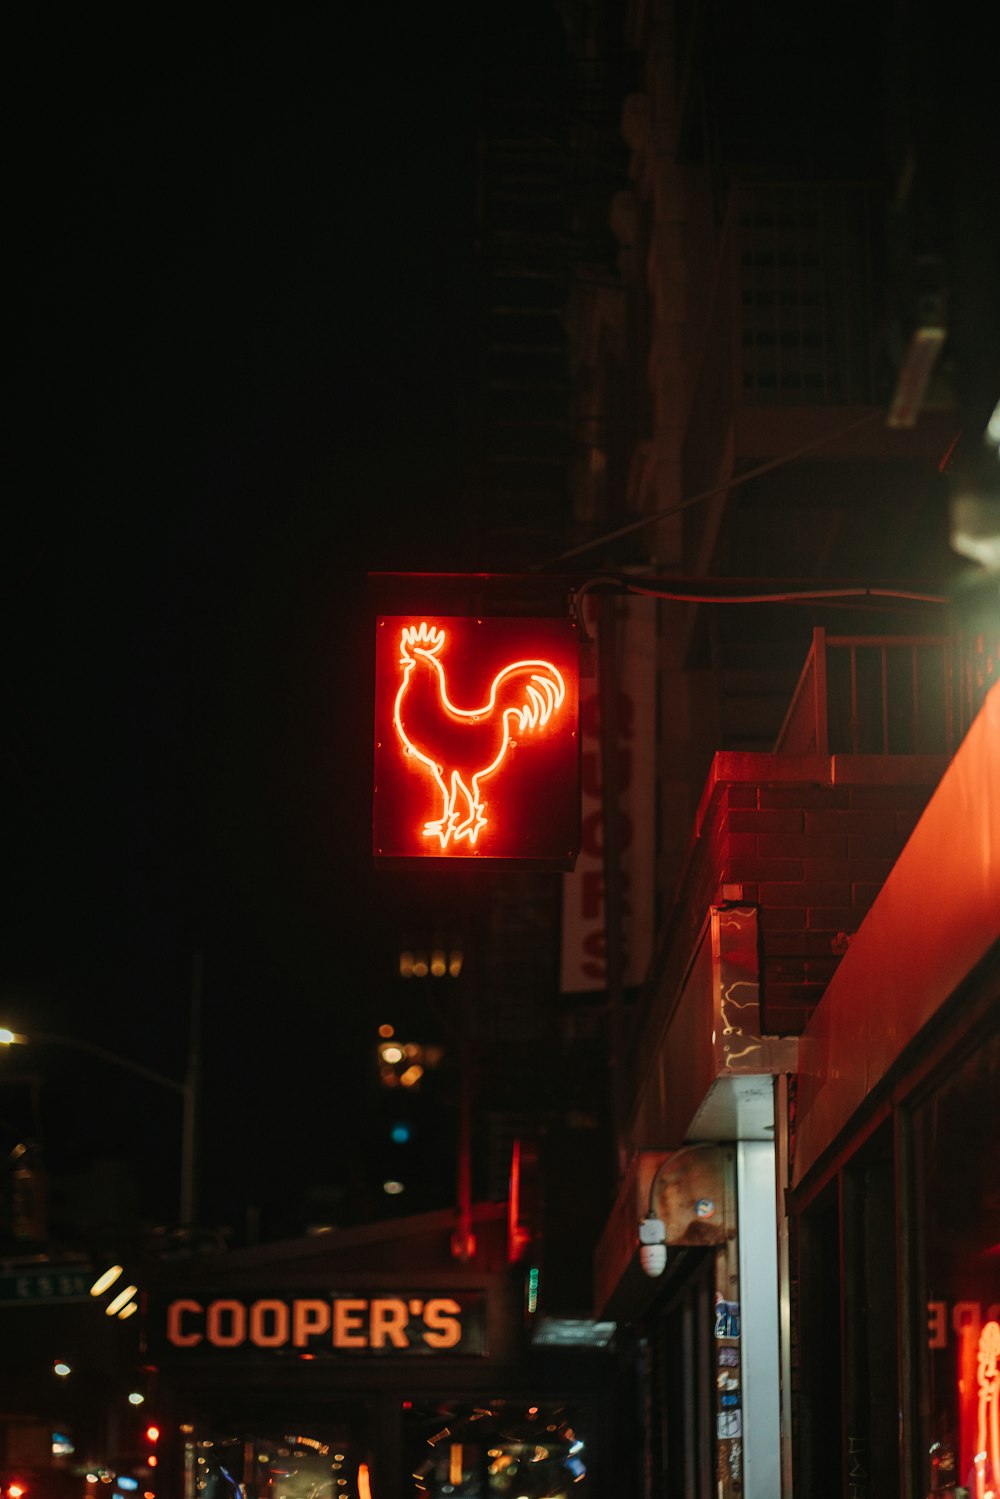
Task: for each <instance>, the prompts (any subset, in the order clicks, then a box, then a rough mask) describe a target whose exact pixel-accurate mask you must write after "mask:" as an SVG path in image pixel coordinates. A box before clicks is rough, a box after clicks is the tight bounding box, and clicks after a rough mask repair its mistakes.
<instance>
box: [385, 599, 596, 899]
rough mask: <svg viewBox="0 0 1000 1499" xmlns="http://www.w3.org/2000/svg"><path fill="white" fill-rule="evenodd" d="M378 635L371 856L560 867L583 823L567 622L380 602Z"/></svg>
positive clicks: (571, 631) (574, 654) (573, 661)
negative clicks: (390, 609)
mask: <svg viewBox="0 0 1000 1499" xmlns="http://www.w3.org/2000/svg"><path fill="white" fill-rule="evenodd" d="M375 644H376V656H375V801H374V818H373V852H374V855H375V858H376V859H377V860H400V859H411V858H420V857H423V858H427V857H431V858H447V859H455V858H487V859H518V860H525V861H532V862H535V861H543V862H545V863H547V864H550V865H553V866H554V867H558V868H561V869H571V868H572V866H573V862H574V860H575V858H576V855H577V852H578V848H579V823H580V784H579V782H580V777H579V767H580V739H579V724H578V719H579V640H578V636H577V631H576V627H575V625H574V624H573V623H572V622H571V621H569V620H564V619H523V618H506V617H505V618H466V617H463V616H460V615H444V616H429V615H426V614H422V615H419V616H417V615H413V616H410V615H382V616H380V617H379V618H378V620H377V621H376V643H375Z"/></svg>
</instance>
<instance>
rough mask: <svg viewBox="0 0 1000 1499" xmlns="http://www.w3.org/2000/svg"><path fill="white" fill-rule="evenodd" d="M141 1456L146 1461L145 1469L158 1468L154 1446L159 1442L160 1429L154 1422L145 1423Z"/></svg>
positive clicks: (158, 1458)
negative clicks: (142, 1455)
mask: <svg viewBox="0 0 1000 1499" xmlns="http://www.w3.org/2000/svg"><path fill="white" fill-rule="evenodd" d="M142 1436H143V1454H144V1456H145V1459H146V1466H147V1468H156V1467H158V1466H159V1462H160V1457H159V1453H158V1452H157V1450H156V1444H157V1442H158V1441H159V1440H160V1428H159V1426H158V1425H157V1423H156V1422H155V1421H150V1422H148V1423H147V1425H146V1428H145V1430H144V1431H143V1434H142Z"/></svg>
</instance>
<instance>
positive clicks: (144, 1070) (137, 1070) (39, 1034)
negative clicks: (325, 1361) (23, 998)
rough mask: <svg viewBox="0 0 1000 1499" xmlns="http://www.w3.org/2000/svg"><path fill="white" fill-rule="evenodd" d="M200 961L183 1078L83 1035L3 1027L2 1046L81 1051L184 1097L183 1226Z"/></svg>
mask: <svg viewBox="0 0 1000 1499" xmlns="http://www.w3.org/2000/svg"><path fill="white" fill-rule="evenodd" d="M201 974H202V965H201V958H200V955H198V956H197V957H196V958H195V969H194V984H193V987H192V995H191V1031H190V1038H189V1045H188V1058H187V1068H186V1070H185V1075H184V1077H183V1078H182V1079H181V1078H176V1077H169V1076H167V1074H166V1073H163V1072H155V1071H154V1070H153V1068H152V1067H145V1066H143V1064H142V1063H141V1062H133V1061H131V1060H130V1058H128V1057H122V1056H119V1055H118V1053H117V1052H114V1051H108V1049H107V1048H106V1047H104V1046H98V1045H97V1044H96V1042H94V1041H88V1040H86V1039H85V1038H83V1037H80V1036H61V1035H55V1034H53V1033H52V1032H51V1031H32V1033H31V1035H30V1036H26V1035H19V1034H18V1033H17V1032H16V1031H12V1030H8V1029H7V1028H6V1027H5V1026H0V1046H26V1045H33V1044H37V1045H40V1046H58V1047H63V1048H65V1049H66V1050H69V1051H82V1052H85V1053H86V1054H87V1055H88V1056H92V1057H98V1058H100V1060H101V1061H102V1062H108V1063H110V1064H111V1066H113V1067H120V1068H122V1069H123V1071H125V1072H131V1073H134V1074H135V1076H136V1077H141V1078H145V1080H146V1082H148V1083H157V1084H158V1085H159V1086H160V1087H161V1088H169V1089H170V1090H171V1092H173V1093H179V1094H180V1096H181V1104H182V1115H181V1194H180V1221H181V1223H182V1224H192V1223H193V1222H194V1216H195V1214H194V1208H195V1127H196V1124H197V1114H198V1108H197V1105H198V1074H199V1070H200V1057H199V1043H198V1037H199V1011H200V1006H201Z"/></svg>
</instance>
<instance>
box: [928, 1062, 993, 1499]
mask: <svg viewBox="0 0 1000 1499" xmlns="http://www.w3.org/2000/svg"><path fill="white" fill-rule="evenodd" d="M998 1099H1000V1035H997V1034H994V1035H992V1036H991V1037H990V1038H989V1039H988V1040H987V1042H986V1044H985V1045H983V1046H981V1047H980V1048H979V1049H978V1050H977V1051H976V1052H975V1053H974V1054H973V1055H971V1056H970V1057H969V1058H968V1059H967V1060H966V1061H965V1062H964V1063H963V1065H962V1066H961V1067H960V1068H959V1069H958V1070H957V1071H956V1072H955V1073H953V1074H952V1076H951V1077H949V1078H948V1079H947V1080H946V1081H945V1083H944V1084H943V1085H942V1086H940V1087H938V1088H936V1089H935V1091H934V1092H933V1093H932V1094H931V1095H930V1096H929V1097H928V1098H927V1099H926V1101H924V1102H923V1103H922V1104H920V1105H919V1106H918V1107H917V1108H916V1109H915V1110H914V1113H913V1134H914V1146H915V1151H916V1167H917V1178H916V1180H917V1243H918V1273H917V1279H918V1292H919V1296H920V1306H921V1309H923V1308H926V1315H927V1326H926V1336H924V1337H921V1339H920V1343H921V1347H920V1358H921V1365H922V1368H921V1381H920V1392H919V1396H920V1432H919V1437H920V1453H919V1459H920V1462H921V1484H922V1487H921V1490H920V1492H921V1494H928V1495H936V1494H947V1495H949V1499H965V1496H968V1499H989V1496H991V1495H1000V1415H998V1398H1000V1376H998V1359H1000V1133H998V1130H997V1100H998Z"/></svg>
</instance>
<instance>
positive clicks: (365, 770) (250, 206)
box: [0, 4, 482, 1231]
mask: <svg viewBox="0 0 1000 1499" xmlns="http://www.w3.org/2000/svg"><path fill="white" fill-rule="evenodd" d="M407 14H408V13H407V11H406V9H405V8H404V9H403V10H402V11H396V12H393V17H392V21H391V25H389V24H385V23H384V18H383V17H382V13H381V11H380V10H379V9H378V8H376V7H368V8H365V7H362V8H361V17H362V18H361V19H359V18H358V17H357V16H356V17H355V18H354V19H353V20H345V13H344V11H343V8H342V7H334V6H330V5H326V4H307V5H303V6H296V7H291V8H287V9H283V8H279V9H277V10H273V11H271V12H270V13H269V12H268V11H267V9H266V8H265V10H264V11H263V12H262V13H261V15H259V16H256V15H255V16H254V18H253V19H248V17H249V16H250V13H249V12H247V11H246V10H245V9H243V10H241V11H240V12H239V13H238V17H237V18H236V19H234V24H233V26H232V29H231V30H230V29H227V28H226V27H225V26H223V24H222V23H221V21H220V20H219V19H218V18H216V20H214V21H213V22H212V23H211V25H210V26H209V28H208V29H206V28H205V26H204V24H203V23H202V21H200V20H199V21H198V22H197V23H196V22H195V21H194V20H193V19H190V18H187V17H185V16H184V14H183V13H181V15H180V16H178V15H177V14H176V13H175V12H172V11H168V10H162V11H160V12H158V13H157V12H155V11H154V12H153V13H152V14H151V13H149V12H143V13H142V17H141V22H140V21H138V20H137V19H136V18H137V17H138V15H139V13H137V12H125V11H124V10H122V11H121V12H120V13H118V14H115V13H114V12H111V13H108V12H104V13H101V12H98V13H96V14H95V13H94V12H92V11H88V12H73V11H72V10H71V9H70V8H66V9H65V10H63V11H60V12H59V13H58V16H55V15H54V14H53V13H48V14H47V15H46V16H41V15H38V16H36V18H35V19H34V20H30V19H29V20H25V21H22V23H21V27H22V30H21V33H20V34H19V35H18V36H17V37H16V38H14V40H13V44H11V42H10V40H9V42H8V69H9V71H10V72H11V74H12V75H13V82H12V88H11V95H10V103H11V105H12V116H11V118H12V119H13V120H14V128H13V132H12V135H11V137H10V155H11V158H12V163H11V173H10V190H11V192H12V194H13V199H14V203H13V211H11V209H10V208H9V209H8V213H7V225H8V236H9V239H10V240H12V241H13V244H14V249H15V253H16V259H17V263H18V267H19V269H18V273H17V277H16V279H15V278H13V277H12V278H11V279H10V280H9V281H8V298H9V304H10V305H11V306H12V310H13V312H14V314H15V321H16V323H17V325H18V329H19V335H18V338H19V344H18V346H19V348H20V351H21V352H20V354H19V355H18V357H17V361H16V367H15V368H14V370H13V373H14V376H15V380H16V393H15V397H14V411H13V413H10V414H11V415H12V416H13V418H14V419H13V422H12V429H13V431H14V435H15V440H16V442H17V444H18V454H17V459H16V462H15V464H14V465H13V482H10V483H9V485H8V489H7V499H6V501H5V506H4V510H5V517H4V520H3V531H4V547H3V553H4V558H3V595H4V610H5V625H4V644H5V651H4V656H5V665H4V678H5V693H4V697H5V712H4V714H3V719H4V728H3V775H4V802H3V818H4V824H5V826H4V831H3V843H4V847H5V857H4V863H5V865H6V874H7V884H8V893H7V895H6V897H5V901H4V917H5V920H4V938H3V945H2V949H0V999H2V1003H0V1024H2V1023H5V1022H6V1023H8V1024H14V1025H16V1026H20V1027H21V1028H22V1029H23V1030H25V1031H30V1029H31V1028H32V1027H34V1028H36V1029H45V1030H48V1031H51V1032H60V1033H68V1034H71V1035H74V1036H89V1037H90V1038H91V1039H92V1040H96V1041H98V1042H100V1043H101V1044H103V1045H105V1046H107V1047H109V1048H111V1049H112V1050H114V1051H116V1052H118V1053H120V1054H122V1055H125V1056H127V1057H130V1058H133V1059H134V1060H136V1061H140V1062H143V1063H145V1064H146V1065H148V1066H151V1067H154V1068H156V1069H157V1070H159V1071H161V1072H165V1073H169V1074H171V1075H175V1074H176V1075H179V1074H180V1072H181V1070H182V1068H183V1063H184V1050H185V1044H186V1034H185V1031H186V1023H187V1006H188V1001H189V994H190V988H191V979H190V974H191V965H192V953H193V952H194V951H195V950H196V949H202V950H203V951H204V955H205V999H204V1047H205V1063H204V1065H205V1074H204V1079H205V1095H206V1107H205V1114H204V1120H203V1128H202V1133H201V1144H202V1156H203V1162H202V1179H203V1187H204V1190H203V1194H202V1195H203V1214H202V1216H203V1217H205V1218H207V1219H209V1220H211V1221H220V1220H221V1221H229V1222H232V1221H234V1220H235V1221H236V1223H237V1226H238V1227H241V1226H242V1225H241V1223H240V1215H241V1214H242V1213H243V1212H244V1211H245V1207H246V1205H247V1204H253V1203H257V1204H260V1205H262V1207H263V1212H264V1220H265V1231H267V1230H268V1229H270V1230H271V1231H276V1230H278V1229H279V1228H283V1227H285V1226H286V1225H287V1226H289V1227H291V1226H294V1224H295V1216H296V1212H297V1203H298V1192H299V1187H300V1185H301V1182H302V1181H303V1180H305V1179H306V1178H307V1177H308V1176H312V1175H315V1176H317V1177H318V1178H319V1179H327V1180H328V1179H332V1178H336V1177H337V1176H338V1174H342V1172H343V1170H344V1169H345V1164H344V1163H345V1161H347V1160H348V1159H349V1157H350V1155H351V1146H352V1139H353V1138H354V1137H353V1135H352V1133H351V1132H352V1131H356V1130H357V1129H360V1127H361V1125H360V1123H359V1122H358V1114H357V1109H358V1108H359V1107H360V1100H361V1099H362V1098H363V1094H364V1086H363V1084H364V1083H366V1082H367V1077H366V1076H365V1066H366V1064H367V1062H368V1051H367V1043H368V1041H369V1039H370V1037H371V1036H372V1035H373V1030H374V1025H375V1024H376V1023H377V1020H378V1018H379V1016H378V1014H377V1010H378V994H379V985H380V983H381V982H382V976H383V974H385V975H388V974H389V973H390V972H391V971H392V962H393V959H394V956H395V953H394V949H393V948H392V947H391V946H390V947H388V948H387V947H386V945H385V941H384V939H383V941H382V945H381V946H379V940H380V935H382V934H383V933H384V930H385V924H384V922H383V921H382V918H381V915H380V907H381V906H382V905H383V904H384V903H385V900H386V897H387V896H388V894H390V893H391V890H392V889H394V888H395V887H390V886H389V885H388V884H387V883H386V882H385V877H384V876H382V875H380V874H379V873H377V872H374V871H372V869H371V867H370V861H369V821H370V802H369V798H370V758H371V744H370V679H369V654H368V653H369V648H370V630H369V615H368V613H367V600H366V574H367V572H368V571H369V570H373V571H377V570H396V569H401V570H409V569H411V568H413V569H418V568H421V569H423V568H426V569H430V570H447V569H448V568H449V567H451V566H453V565H459V566H461V564H462V561H463V559H462V557H461V556H459V555H457V553H455V552H453V553H451V554H449V552H448V550H447V547H446V544H445V542H444V537H445V536H446V535H447V534H448V528H447V526H446V525H445V518H446V516H447V515H448V513H449V510H450V508H451V507H453V506H454V505H455V504H456V503H457V501H458V499H459V497H460V496H461V493H462V487H463V472H462V461H463V460H462V453H463V434H464V432H465V430H466V426H467V418H468V410H467V408H466V404H465V403H466V401H467V392H468V390H469V371H470V369H471V368H472V365H473V364H474V359H475V348H474V344H473V342H472V340H471V337H470V333H469V327H470V321H469V309H470V307H471V306H472V305H473V301H474V290H475V288H474V282H473V280H472V278H471V269H472V265H473V226H472V212H473V209H472V204H473V180H472V164H473V161H474V155H475V131H474V117H475V109H476V101H477V90H478V66H479V65H478V61H477V48H478V45H479V43H478V40H477V38H476V37H475V36H474V35H472V34H470V33H469V31H468V29H467V26H468V23H467V21H466V29H465V30H458V29H457V28H456V27H455V26H454V24H453V22H452V17H451V15H450V13H449V12H448V10H447V9H445V8H443V7H437V8H431V10H430V11H427V10H426V8H424V9H421V11H420V12H419V18H416V17H415V18H414V19H413V20H412V22H409V23H408V22H407V20H406V16H407ZM193 15H194V13H192V16H193ZM234 17H236V13H235V12H234ZM213 28H214V29H213ZM462 545H463V542H462V540H461V539H460V540H459V542H458V543H457V546H458V549H459V551H460V550H461V547H462ZM480 565H482V564H481V563H480ZM33 1055H34V1060H33V1061H32V1070H33V1071H37V1072H38V1073H39V1074H40V1076H41V1079H42V1089H41V1124H42V1131H43V1143H44V1145H45V1148H46V1151H47V1153H48V1157H49V1160H50V1162H51V1163H52V1164H53V1166H54V1169H55V1170H56V1171H60V1170H64V1169H67V1168H68V1167H69V1166H72V1165H73V1164H75V1163H79V1162H81V1161H83V1160H85V1159H86V1158H87V1157H88V1155H89V1154H90V1153H92V1152H93V1151H94V1150H95V1149H96V1148H97V1147H98V1145H99V1144H100V1142H101V1141H102V1140H103V1139H104V1138H105V1136H106V1134H107V1131H108V1129H109V1125H110V1126H111V1127H113V1129H114V1130H115V1131H118V1132H119V1133H120V1130H121V1128H122V1127H124V1128H125V1130H126V1131H127V1132H128V1134H129V1136H130V1137H134V1139H135V1140H136V1141H137V1142H140V1143H141V1144H142V1147H143V1149H145V1150H148V1151H152V1154H150V1156H149V1159H150V1160H151V1162H152V1163H153V1165H152V1168H151V1170H150V1171H148V1172H147V1173H145V1174H146V1178H147V1185H148V1188H149V1191H150V1195H151V1198H152V1201H153V1204H154V1206H153V1209H152V1210H153V1211H154V1212H159V1213H161V1214H165V1215H169V1213H170V1212H171V1211H172V1210H173V1206H174V1204H175V1202H176V1187H175V1182H176V1154H175V1152H176V1140H177V1136H178V1133H179V1108H178V1106H177V1100H176V1099H175V1098H174V1097H172V1096H170V1095H169V1094H168V1093H167V1092H166V1090H162V1089H161V1090H157V1089H155V1088H153V1089H145V1088H143V1087H142V1085H133V1082H132V1080H130V1079H129V1078H128V1077H127V1076H125V1075H123V1074H122V1073H121V1072H120V1071H119V1072H115V1071H113V1070H109V1069H104V1070H103V1071H102V1070H101V1068H100V1066H99V1064H93V1065H91V1064H86V1065H84V1064H82V1061H81V1058H80V1057H79V1056H78V1055H77V1056H73V1055H71V1054H70V1053H68V1052H65V1051H63V1052H58V1051H57V1050H56V1049H47V1050H46V1051H45V1052H44V1054H43V1053H41V1052H37V1051H36V1052H35V1053H34V1054H33ZM25 1057H26V1053H23V1052H18V1053H17V1055H16V1057H15V1055H14V1053H9V1054H8V1055H7V1056H5V1057H3V1058H0V1068H2V1069H3V1072H0V1123H3V1122H6V1126H7V1127H6V1128H5V1129H4V1130H3V1133H2V1135H0V1144H4V1148H5V1149H6V1148H8V1145H9V1140H10V1138H11V1137H12V1135H14V1134H16V1132H17V1129H18V1127H19V1123H20V1113H19V1111H20V1110H22V1109H23V1107H24V1104H23V1097H22V1094H23V1093H24V1090H23V1089H21V1091H20V1092H19V1086H18V1085H16V1084H14V1083H12V1082H10V1081H9V1080H8V1082H7V1084H6V1086H4V1084H3V1076H4V1073H5V1074H6V1075H7V1076H8V1079H9V1076H10V1074H11V1073H12V1071H13V1070H14V1068H15V1065H16V1066H17V1068H19V1069H20V1071H21V1072H22V1073H23V1072H24V1070H25V1069H26V1067H27V1062H26V1061H25ZM352 1079H353V1081H352ZM352 1121H353V1122H352ZM156 1141H158V1142H159V1143H158V1144H157V1143H156ZM303 1162H306V1164H303Z"/></svg>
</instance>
